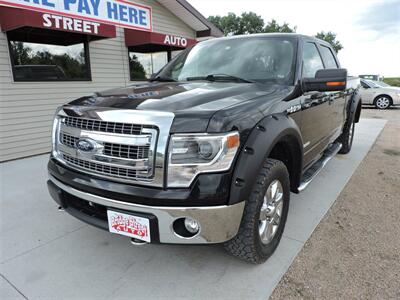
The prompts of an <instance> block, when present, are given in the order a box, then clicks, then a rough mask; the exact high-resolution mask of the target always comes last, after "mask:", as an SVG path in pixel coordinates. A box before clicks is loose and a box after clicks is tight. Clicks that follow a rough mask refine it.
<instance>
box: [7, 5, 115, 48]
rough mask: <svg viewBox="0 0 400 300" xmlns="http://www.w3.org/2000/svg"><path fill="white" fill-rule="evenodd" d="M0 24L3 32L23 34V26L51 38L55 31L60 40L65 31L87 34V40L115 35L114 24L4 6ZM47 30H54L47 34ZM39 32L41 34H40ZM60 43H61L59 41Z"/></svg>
mask: <svg viewBox="0 0 400 300" xmlns="http://www.w3.org/2000/svg"><path fill="white" fill-rule="evenodd" d="M0 25H1V30H2V31H3V32H6V31H13V32H18V34H23V32H24V28H25V31H26V28H30V29H29V31H30V32H32V34H39V35H41V36H43V37H44V38H46V37H45V36H46V34H43V30H46V33H47V35H49V36H52V37H53V39H54V37H55V35H57V34H56V33H58V36H59V38H60V39H61V40H62V39H63V38H65V36H63V35H62V34H63V33H64V34H65V33H66V32H67V33H73V35H69V36H76V35H85V36H89V40H97V39H101V38H114V37H116V30H115V26H113V25H109V24H102V23H99V22H97V21H91V20H83V19H79V18H76V17H68V16H62V15H58V14H53V13H43V12H38V11H33V10H26V9H19V8H11V7H5V6H0ZM32 29H35V30H32ZM49 30H50V31H54V32H52V33H50V34H49V33H48V31H49ZM41 32H42V34H40V33H41ZM48 38H50V37H48ZM67 42H68V41H67ZM60 43H61V44H63V43H62V42H61V41H60ZM64 44H65V43H64Z"/></svg>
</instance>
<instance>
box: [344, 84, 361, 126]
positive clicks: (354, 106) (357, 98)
mask: <svg viewBox="0 0 400 300" xmlns="http://www.w3.org/2000/svg"><path fill="white" fill-rule="evenodd" d="M361 106H362V103H361V93H360V91H359V90H358V89H357V90H355V91H354V93H353V95H352V96H351V98H350V101H349V106H348V111H347V119H348V120H351V119H352V118H353V117H354V122H355V123H358V122H359V121H360V116H361Z"/></svg>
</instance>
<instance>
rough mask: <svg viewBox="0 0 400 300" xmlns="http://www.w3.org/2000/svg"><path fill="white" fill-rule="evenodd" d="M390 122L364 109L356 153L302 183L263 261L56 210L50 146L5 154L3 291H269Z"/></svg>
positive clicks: (73, 294) (257, 294) (29, 295)
mask: <svg viewBox="0 0 400 300" xmlns="http://www.w3.org/2000/svg"><path fill="white" fill-rule="evenodd" d="M385 123H386V121H385V120H381V119H362V120H361V122H360V124H359V125H358V126H357V132H356V135H355V140H354V145H353V150H352V151H351V153H350V154H349V155H346V156H337V157H335V158H334V159H333V160H332V161H331V162H329V164H328V165H327V167H326V168H325V169H324V170H323V171H322V172H321V173H320V175H319V176H318V177H317V178H316V179H315V180H314V182H312V183H311V184H310V186H309V187H308V188H307V189H306V190H305V191H304V192H303V193H301V194H300V195H294V194H292V199H291V200H292V201H291V207H290V214H289V217H288V223H287V227H286V230H285V232H284V237H283V239H282V242H281V244H280V246H279V248H278V249H277V251H276V253H275V254H274V255H273V256H272V257H271V259H270V260H268V262H267V263H265V264H263V265H259V266H253V265H249V264H247V263H245V262H242V261H239V260H237V259H235V258H233V257H231V256H229V255H227V254H226V253H225V252H224V251H223V249H222V248H221V247H220V246H217V245H216V246H178V245H144V246H140V247H134V246H131V245H130V244H129V239H127V238H124V237H122V236H117V235H113V234H109V233H107V232H104V231H101V230H98V229H95V228H92V227H90V226H87V225H85V224H84V223H81V222H80V221H78V220H75V219H74V218H72V217H71V216H69V215H67V214H65V213H60V212H58V211H57V206H56V204H55V203H54V202H53V201H52V200H51V199H50V196H49V195H48V193H47V190H46V185H45V182H46V177H47V171H46V161H47V155H42V156H37V157H32V158H27V159H23V160H17V161H12V162H8V163H3V164H1V166H0V168H1V169H0V172H1V202H0V205H1V221H0V222H1V228H0V244H1V249H0V250H1V253H0V262H1V264H0V273H1V279H0V289H1V298H3V299H5V298H15V299H35V298H45V297H46V298H82V299H89V298H96V299H99V298H104V299H110V298H113V299H114V298H128V297H129V298H135V299H148V298H152V299H154V298H156V299H157V298H159V299H161V298H162V299H169V298H171V299H176V298H199V299H202V298H217V299H228V298H229V299H243V298H250V299H266V298H267V297H268V296H269V295H270V294H271V293H272V291H273V289H274V287H275V286H276V285H277V283H278V282H279V280H280V279H281V277H282V276H283V275H284V274H285V272H286V271H287V269H288V268H289V266H290V265H291V263H292V262H293V260H294V258H295V257H296V255H297V254H298V253H299V251H300V250H301V249H302V248H303V246H304V244H305V242H306V241H307V240H308V238H309V237H310V235H311V234H312V232H313V230H314V229H315V227H316V226H317V225H318V224H319V222H320V221H321V219H322V218H323V216H324V215H325V214H326V212H327V211H328V210H329V208H330V207H331V205H332V204H333V203H334V202H335V200H336V198H337V197H338V195H339V194H340V192H341V191H342V189H343V188H344V186H345V185H346V183H347V182H348V180H349V179H350V178H351V176H352V174H353V172H354V171H355V170H356V168H357V166H358V165H359V164H360V162H361V161H362V160H363V158H364V157H365V155H366V154H367V153H368V151H369V149H370V148H371V146H372V145H373V143H374V142H375V139H376V138H377V136H378V135H379V133H380V132H381V130H382V128H383V127H384V126H385Z"/></svg>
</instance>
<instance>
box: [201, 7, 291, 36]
mask: <svg viewBox="0 0 400 300" xmlns="http://www.w3.org/2000/svg"><path fill="white" fill-rule="evenodd" d="M208 20H209V21H210V22H211V23H213V24H214V25H215V26H216V27H217V28H219V29H220V30H221V31H222V32H223V33H224V35H228V36H229V35H238V34H251V33H263V32H295V31H296V27H294V28H290V26H289V24H288V23H283V25H279V24H278V23H277V22H276V20H272V21H271V22H268V24H267V25H265V22H264V20H263V18H262V17H261V16H259V15H257V14H256V13H254V12H244V13H242V14H241V15H240V16H237V15H236V14H234V13H228V15H226V16H222V17H221V16H210V17H209V18H208Z"/></svg>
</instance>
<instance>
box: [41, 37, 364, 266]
mask: <svg viewBox="0 0 400 300" xmlns="http://www.w3.org/2000/svg"><path fill="white" fill-rule="evenodd" d="M358 87H359V79H357V78H352V77H348V76H347V71H346V70H345V69H342V68H341V67H340V64H339V61H338V59H337V57H336V54H335V52H334V51H333V50H332V48H331V46H330V45H329V44H328V43H326V42H324V41H321V40H318V39H315V38H312V37H307V36H303V35H299V34H260V35H247V36H235V37H227V38H219V39H213V40H208V41H203V42H200V43H198V44H197V45H195V46H193V47H191V48H190V49H187V50H184V51H183V52H181V53H180V54H179V55H178V56H177V57H175V58H174V59H173V60H172V61H170V62H169V63H168V64H167V65H165V66H164V67H163V68H162V69H161V70H160V71H159V72H158V73H157V74H154V75H153V76H152V77H151V79H150V80H149V82H144V83H141V84H134V85H132V86H128V87H124V88H117V89H113V90H108V91H105V92H100V93H95V94H93V95H91V96H87V97H82V98H79V99H77V100H74V101H72V102H70V103H69V104H66V105H64V106H62V107H60V108H59V109H58V110H57V113H56V116H55V119H54V126H53V132H52V144H53V145H52V147H53V148H52V153H51V157H50V161H49V163H48V171H49V181H48V188H49V191H50V194H51V196H52V197H53V198H54V200H55V201H56V202H57V203H58V205H59V207H60V210H65V211H66V212H68V213H70V214H71V215H73V216H74V217H76V218H78V219H80V220H82V221H84V222H87V223H89V224H91V225H94V226H96V227H99V228H102V229H104V230H108V231H110V232H112V233H117V234H121V235H125V236H127V237H130V238H131V241H132V243H133V244H141V243H171V244H205V243H210V244H211V243H223V244H224V245H225V248H226V249H227V250H228V251H229V252H230V253H231V254H233V255H235V256H237V257H239V258H242V259H244V260H247V261H249V262H253V263H262V262H263V261H265V260H266V259H267V258H268V257H269V256H271V255H272V253H273V252H274V251H275V249H276V247H277V245H278V243H279V241H280V239H281V237H282V233H283V230H284V226H285V222H286V219H287V216H288V209H289V199H290V193H291V192H293V193H299V192H301V191H302V190H303V189H304V188H305V187H306V186H307V185H308V184H309V183H310V182H311V181H312V179H313V178H314V177H315V176H316V175H317V174H318V172H319V171H320V170H321V169H322V168H323V166H324V165H325V164H326V163H327V161H328V160H329V159H330V158H331V157H333V156H334V155H335V154H336V153H338V152H339V153H343V154H345V153H348V152H349V151H350V149H351V146H352V141H353V135H354V126H355V123H357V122H358V120H359V118H360V111H361V102H360V97H359V95H358ZM294 213H295V212H294Z"/></svg>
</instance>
